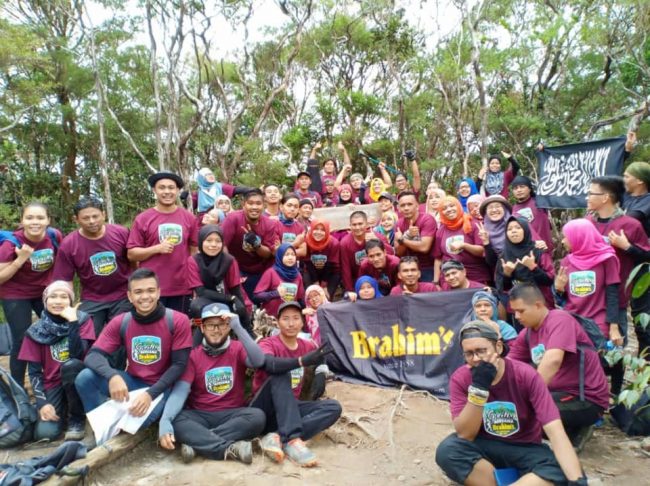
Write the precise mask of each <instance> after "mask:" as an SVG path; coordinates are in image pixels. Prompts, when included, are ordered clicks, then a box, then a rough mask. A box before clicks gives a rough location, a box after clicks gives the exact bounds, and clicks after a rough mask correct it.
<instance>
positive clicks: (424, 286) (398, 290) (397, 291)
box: [390, 282, 438, 295]
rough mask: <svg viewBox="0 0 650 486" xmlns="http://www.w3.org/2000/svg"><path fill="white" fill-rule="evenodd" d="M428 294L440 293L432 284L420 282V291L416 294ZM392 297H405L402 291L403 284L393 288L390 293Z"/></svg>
mask: <svg viewBox="0 0 650 486" xmlns="http://www.w3.org/2000/svg"><path fill="white" fill-rule="evenodd" d="M426 292H438V289H437V287H436V286H435V285H434V284H433V283H431V282H418V289H417V290H416V291H415V292H414V293H416V294H424V293H426ZM390 295H404V292H403V290H402V284H399V285H396V286H395V287H393V288H392V290H391V291H390ZM407 295H408V294H407Z"/></svg>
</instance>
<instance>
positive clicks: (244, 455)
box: [223, 440, 253, 464]
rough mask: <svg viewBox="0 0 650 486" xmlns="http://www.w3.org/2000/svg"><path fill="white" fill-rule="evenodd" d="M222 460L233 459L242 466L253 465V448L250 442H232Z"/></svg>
mask: <svg viewBox="0 0 650 486" xmlns="http://www.w3.org/2000/svg"><path fill="white" fill-rule="evenodd" d="M223 458H224V459H234V460H236V461H239V462H243V463H244V464H252V463H253V446H252V445H251V443H250V442H248V441H245V440H238V441H237V442H233V443H232V444H230V445H229V446H228V448H227V449H226V453H225V454H224V457H223Z"/></svg>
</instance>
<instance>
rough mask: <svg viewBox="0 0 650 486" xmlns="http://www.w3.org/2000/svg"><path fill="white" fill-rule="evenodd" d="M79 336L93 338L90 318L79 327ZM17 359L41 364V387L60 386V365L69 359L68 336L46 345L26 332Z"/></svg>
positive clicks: (87, 339)
mask: <svg viewBox="0 0 650 486" xmlns="http://www.w3.org/2000/svg"><path fill="white" fill-rule="evenodd" d="M79 336H80V337H81V339H85V340H86V341H94V340H95V326H94V325H93V320H92V318H88V320H86V322H84V323H83V324H82V325H81V326H80V327H79ZM18 359H19V360H21V361H29V362H30V363H39V364H40V365H41V366H43V388H44V389H45V390H51V389H52V388H56V387H58V386H61V365H62V364H63V363H65V362H66V361H68V360H69V359H70V349H69V347H68V338H67V337H64V338H63V339H61V340H60V341H59V342H57V343H54V344H50V345H48V344H40V343H37V342H36V341H34V340H33V339H32V338H31V337H29V335H28V334H26V335H25V339H23V344H22V346H21V348H20V353H19V354H18Z"/></svg>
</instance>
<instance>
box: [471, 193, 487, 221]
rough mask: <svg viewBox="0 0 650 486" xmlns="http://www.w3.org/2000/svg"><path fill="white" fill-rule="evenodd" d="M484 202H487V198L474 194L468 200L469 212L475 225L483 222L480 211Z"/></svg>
mask: <svg viewBox="0 0 650 486" xmlns="http://www.w3.org/2000/svg"><path fill="white" fill-rule="evenodd" d="M483 201H485V197H483V196H482V195H480V194H474V195H472V196H470V197H468V198H467V212H468V213H469V215H470V216H471V217H472V223H474V224H476V223H478V222H479V221H483V216H481V211H480V208H481V204H482V203H483Z"/></svg>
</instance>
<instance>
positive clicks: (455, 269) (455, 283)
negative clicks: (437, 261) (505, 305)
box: [440, 260, 485, 290]
mask: <svg viewBox="0 0 650 486" xmlns="http://www.w3.org/2000/svg"><path fill="white" fill-rule="evenodd" d="M440 273H441V274H442V282H441V284H440V289H441V290H463V289H482V288H485V285H483V284H482V283H479V282H475V281H474V280H469V279H468V278H467V272H466V271H465V265H463V264H462V263H461V262H459V261H458V260H447V261H446V262H445V263H443V264H442V266H441V267H440Z"/></svg>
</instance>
